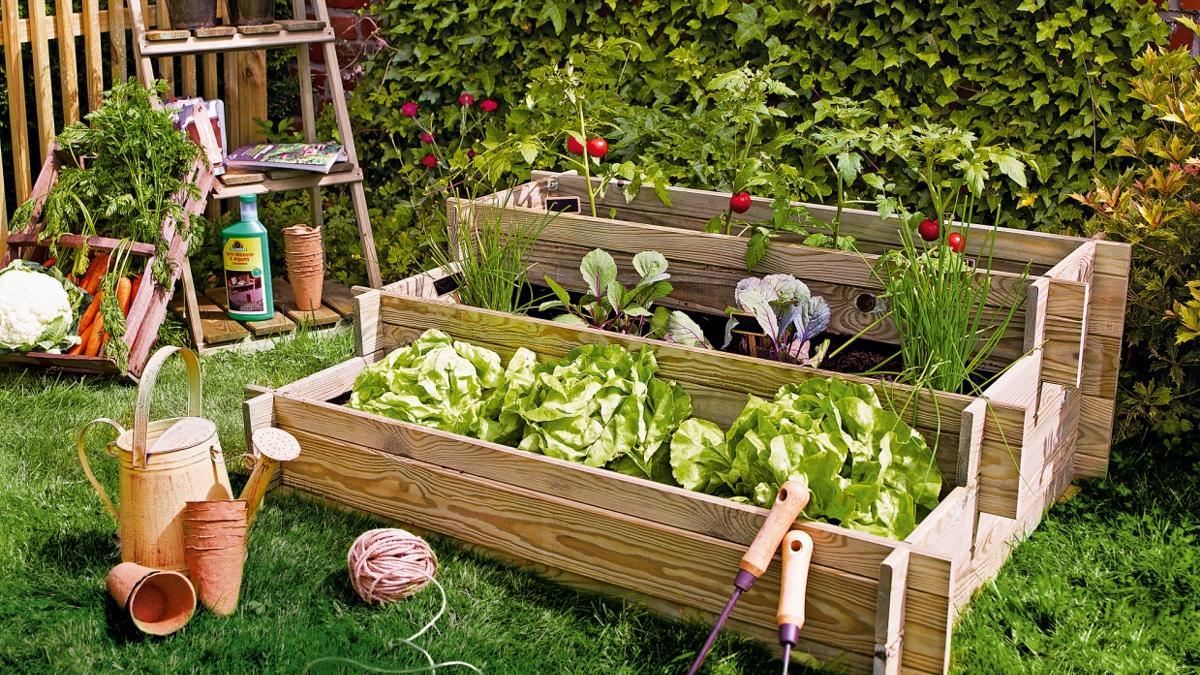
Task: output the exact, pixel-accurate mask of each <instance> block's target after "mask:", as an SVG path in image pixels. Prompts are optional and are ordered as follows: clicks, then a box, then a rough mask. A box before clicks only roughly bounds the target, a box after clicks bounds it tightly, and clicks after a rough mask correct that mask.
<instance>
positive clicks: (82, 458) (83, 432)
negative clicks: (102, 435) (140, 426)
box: [76, 417, 125, 524]
mask: <svg viewBox="0 0 1200 675" xmlns="http://www.w3.org/2000/svg"><path fill="white" fill-rule="evenodd" d="M97 424H107V425H108V426H110V427H112V428H113V429H116V430H117V435H118V436H120V435H121V434H124V433H125V429H123V428H122V427H121V425H120V424H117V423H116V422H115V421H114V420H110V419H108V418H107V417H100V418H97V419H94V420H92V421H91V422H88V423H87V424H85V425H84V426H83V428H82V429H80V430H79V441H78V443H77V445H76V448H77V449H78V450H79V463H80V464H82V465H83V473H84V474H85V475H86V476H87V479H88V482H89V483H91V484H92V487H93V488H95V489H96V494H98V495H100V501H102V502H104V510H106V511H108V515H110V516H112V519H113V520H114V521H116V522H117V523H118V524H119V523H120V521H121V512H120V511H118V510H117V507H116V505H115V504H113V500H112V498H110V497H109V496H108V493H107V492H105V491H104V486H103V485H100V481H98V480H96V474H94V473H92V467H91V465H90V464H88V459H87V448H86V447H85V445H84V441H85V440H86V437H87V432H88V429H91V428H92V427H93V426H95V425H97Z"/></svg>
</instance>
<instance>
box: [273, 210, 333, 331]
mask: <svg viewBox="0 0 1200 675" xmlns="http://www.w3.org/2000/svg"><path fill="white" fill-rule="evenodd" d="M283 252H284V259H285V260H286V261H287V270H288V283H290V284H291V286H292V294H293V295H294V296H295V298H296V307H297V308H299V309H300V310H301V311H305V312H311V311H313V310H317V309H320V308H321V291H322V288H323V286H324V284H325V249H324V247H323V243H322V240H321V228H319V227H308V226H306V225H293V226H291V227H288V228H284V230H283Z"/></svg>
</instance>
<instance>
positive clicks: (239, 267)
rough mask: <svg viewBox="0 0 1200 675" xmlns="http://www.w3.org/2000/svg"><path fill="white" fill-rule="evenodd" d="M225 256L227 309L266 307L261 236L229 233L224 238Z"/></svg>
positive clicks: (244, 310) (243, 310)
mask: <svg viewBox="0 0 1200 675" xmlns="http://www.w3.org/2000/svg"><path fill="white" fill-rule="evenodd" d="M224 257H225V289H226V291H227V292H228V294H229V311H230V312H238V313H241V314H259V313H262V312H265V311H267V288H266V284H265V283H263V250H262V240H260V239H259V238H258V237H230V238H229V239H227V240H225V251H224Z"/></svg>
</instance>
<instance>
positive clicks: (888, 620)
mask: <svg viewBox="0 0 1200 675" xmlns="http://www.w3.org/2000/svg"><path fill="white" fill-rule="evenodd" d="M908 563H909V556H908V551H904V550H897V551H894V552H893V553H892V554H891V555H889V556H888V557H887V558H886V559H885V560H884V561H883V564H882V565H881V566H880V573H879V590H878V591H877V593H878V595H877V597H878V602H877V604H876V613H875V663H874V665H875V673H876V675H898V674H899V673H900V672H901V668H902V667H904V666H906V665H907V664H905V663H903V662H902V661H901V656H902V653H903V646H904V619H905V609H906V607H905V605H906V603H905V595H906V592H907V590H908Z"/></svg>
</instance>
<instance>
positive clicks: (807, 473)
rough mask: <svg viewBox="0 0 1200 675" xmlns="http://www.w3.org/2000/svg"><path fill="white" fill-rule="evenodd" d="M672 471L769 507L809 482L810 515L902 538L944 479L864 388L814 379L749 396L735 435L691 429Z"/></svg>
mask: <svg viewBox="0 0 1200 675" xmlns="http://www.w3.org/2000/svg"><path fill="white" fill-rule="evenodd" d="M671 469H672V473H673V475H674V477H675V479H676V480H677V481H679V483H680V484H681V485H683V486H684V487H687V488H689V489H694V490H701V491H703V492H708V493H711V494H716V495H721V496H725V497H729V498H732V499H738V500H745V501H751V502H753V503H756V504H758V505H760V506H764V507H767V506H770V505H771V503H772V502H773V501H774V499H775V493H776V491H777V490H778V488H779V485H781V484H782V483H784V482H785V481H787V480H790V479H800V480H803V481H804V482H805V483H806V484H807V485H808V489H809V491H810V493H811V500H810V502H809V506H808V508H807V509H805V513H806V514H807V515H808V516H810V517H813V518H822V519H825V520H829V521H833V522H837V523H839V524H841V525H843V526H845V527H850V528H853V529H857V530H862V531H866V532H872V533H874V534H880V535H884V536H890V537H895V538H898V539H902V538H904V537H905V536H907V535H908V533H909V532H911V531H912V530H913V528H914V527H916V523H917V522H918V520H919V517H921V516H923V515H924V514H925V513H926V512H928V511H929V510H931V509H933V507H934V506H936V505H937V498H938V493H939V491H940V490H941V475H940V473H939V472H938V468H937V464H936V463H935V462H934V458H933V452H932V451H931V450H930V449H929V447H928V446H927V445H926V444H925V441H924V440H923V439H922V438H921V436H920V435H919V434H918V433H917V432H916V431H914V430H913V429H912V428H911V427H909V426H908V425H907V424H905V423H904V422H903V421H902V420H901V419H900V418H899V417H897V416H896V415H895V414H894V413H892V412H890V411H888V410H885V409H884V408H883V407H882V406H881V405H880V402H879V398H878V396H877V395H876V394H875V391H874V390H873V389H871V388H870V387H869V386H867V385H865V384H852V383H848V382H845V381H842V380H839V379H836V378H811V379H809V380H806V381H805V382H803V383H801V384H788V385H785V386H783V387H781V388H780V390H779V391H778V392H777V393H776V395H775V397H774V399H772V400H766V399H762V398H759V397H757V396H750V397H749V399H748V401H747V403H746V407H745V408H744V409H743V410H742V413H741V414H740V415H739V416H738V418H737V419H736V420H734V422H733V424H731V425H730V428H729V430H728V431H727V432H725V433H724V434H722V433H721V432H720V429H719V428H718V427H717V426H716V425H714V424H712V423H711V422H707V421H705V420H688V421H686V422H684V423H682V424H681V425H680V427H679V429H678V431H676V432H675V434H674V437H673V438H672V440H671Z"/></svg>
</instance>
